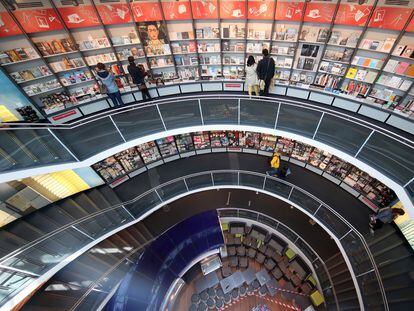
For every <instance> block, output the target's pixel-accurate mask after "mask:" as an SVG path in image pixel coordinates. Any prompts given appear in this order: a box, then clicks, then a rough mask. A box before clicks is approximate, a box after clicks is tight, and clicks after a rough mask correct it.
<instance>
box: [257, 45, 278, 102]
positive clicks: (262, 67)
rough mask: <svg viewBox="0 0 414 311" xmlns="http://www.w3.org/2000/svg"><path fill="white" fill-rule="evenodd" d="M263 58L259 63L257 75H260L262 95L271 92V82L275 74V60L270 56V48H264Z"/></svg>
mask: <svg viewBox="0 0 414 311" xmlns="http://www.w3.org/2000/svg"><path fill="white" fill-rule="evenodd" d="M262 54H263V58H262V59H261V60H260V61H259V64H258V65H257V70H256V71H257V76H258V77H259V80H260V81H259V85H260V93H261V95H268V94H269V87H270V82H271V81H272V79H273V76H274V75H275V61H274V59H273V58H271V57H270V56H269V50H268V49H263V51H262Z"/></svg>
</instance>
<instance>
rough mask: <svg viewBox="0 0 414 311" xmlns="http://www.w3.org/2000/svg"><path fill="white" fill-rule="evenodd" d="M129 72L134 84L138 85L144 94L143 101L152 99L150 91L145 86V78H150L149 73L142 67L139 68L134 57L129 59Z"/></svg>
mask: <svg viewBox="0 0 414 311" xmlns="http://www.w3.org/2000/svg"><path fill="white" fill-rule="evenodd" d="M128 62H129V65H128V72H129V74H130V75H131V78H132V82H133V83H134V84H136V85H138V88H139V90H140V91H141V93H142V99H143V100H147V99H148V100H149V99H151V95H150V93H149V91H148V88H147V85H146V84H145V77H146V76H148V73H147V72H145V70H144V68H143V67H142V66H139V67H138V66H137V65H136V64H135V59H134V57H133V56H129V57H128Z"/></svg>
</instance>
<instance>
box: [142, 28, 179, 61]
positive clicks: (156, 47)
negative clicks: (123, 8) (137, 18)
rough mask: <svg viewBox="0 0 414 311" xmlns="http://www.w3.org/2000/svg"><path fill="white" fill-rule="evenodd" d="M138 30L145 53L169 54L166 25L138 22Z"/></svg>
mask: <svg viewBox="0 0 414 311" xmlns="http://www.w3.org/2000/svg"><path fill="white" fill-rule="evenodd" d="M138 30H139V35H140V37H141V41H142V43H143V44H144V48H145V51H146V53H147V55H165V54H171V51H170V48H169V44H168V39H167V31H166V27H165V25H164V24H163V23H161V22H144V23H139V26H138Z"/></svg>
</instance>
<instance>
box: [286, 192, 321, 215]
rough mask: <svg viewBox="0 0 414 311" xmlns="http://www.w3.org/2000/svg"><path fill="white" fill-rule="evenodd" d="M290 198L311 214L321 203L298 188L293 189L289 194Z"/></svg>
mask: <svg viewBox="0 0 414 311" xmlns="http://www.w3.org/2000/svg"><path fill="white" fill-rule="evenodd" d="M290 200H291V201H292V202H293V203H296V204H298V205H299V207H302V208H304V209H306V210H307V211H308V212H311V213H312V214H313V213H315V212H316V210H317V209H318V207H319V206H320V205H321V203H319V202H318V201H316V200H315V199H313V198H311V197H310V196H309V195H307V194H305V193H303V192H302V191H300V190H298V189H293V191H292V194H291V195H290Z"/></svg>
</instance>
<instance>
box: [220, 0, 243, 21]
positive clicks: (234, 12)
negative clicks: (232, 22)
mask: <svg viewBox="0 0 414 311" xmlns="http://www.w3.org/2000/svg"><path fill="white" fill-rule="evenodd" d="M220 18H221V19H245V18H246V1H244V0H226V1H221V2H220Z"/></svg>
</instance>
